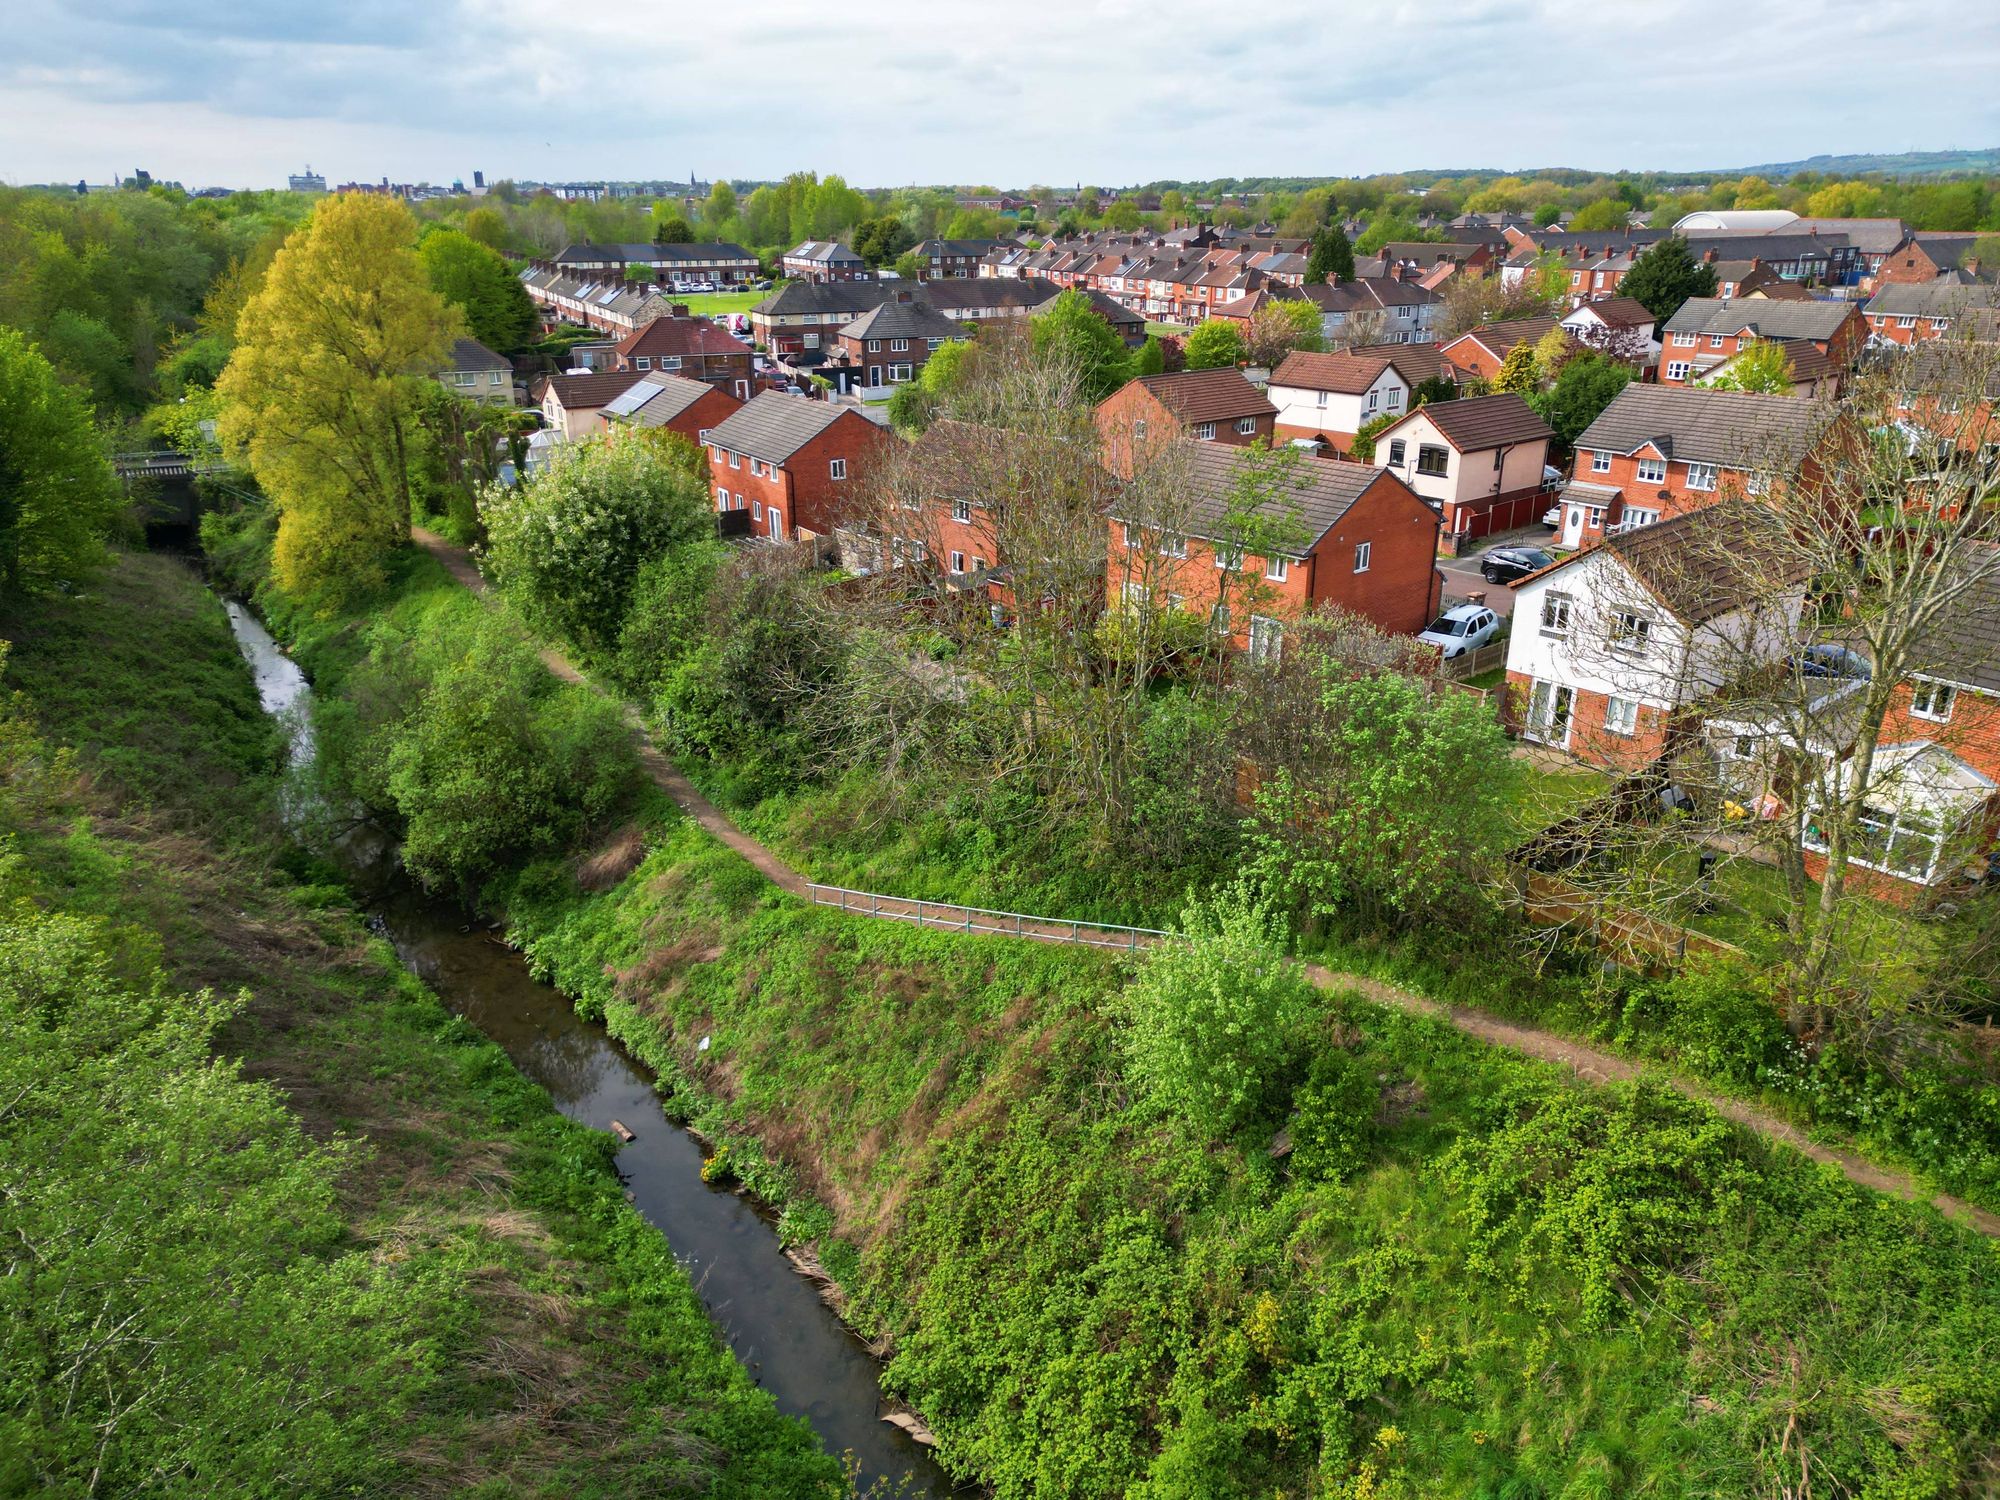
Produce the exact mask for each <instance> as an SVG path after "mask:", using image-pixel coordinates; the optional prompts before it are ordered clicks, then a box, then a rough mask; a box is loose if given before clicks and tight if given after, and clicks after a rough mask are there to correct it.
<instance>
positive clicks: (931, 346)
mask: <svg viewBox="0 0 2000 1500" xmlns="http://www.w3.org/2000/svg"><path fill="white" fill-rule="evenodd" d="M943 343H944V340H943V339H925V340H924V348H925V349H927V350H928V351H930V352H931V353H932V354H935V353H937V352H938V347H939V346H940V345H941V344H943Z"/></svg>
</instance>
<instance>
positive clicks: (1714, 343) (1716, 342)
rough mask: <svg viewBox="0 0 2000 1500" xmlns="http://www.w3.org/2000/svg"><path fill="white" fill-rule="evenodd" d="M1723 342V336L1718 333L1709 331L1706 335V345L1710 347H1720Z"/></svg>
mask: <svg viewBox="0 0 2000 1500" xmlns="http://www.w3.org/2000/svg"><path fill="white" fill-rule="evenodd" d="M1723 343H1724V340H1723V337H1722V335H1721V334H1719V333H1711V334H1710V335H1709V336H1708V347H1709V348H1711V349H1720V348H1721V347H1722V345H1723Z"/></svg>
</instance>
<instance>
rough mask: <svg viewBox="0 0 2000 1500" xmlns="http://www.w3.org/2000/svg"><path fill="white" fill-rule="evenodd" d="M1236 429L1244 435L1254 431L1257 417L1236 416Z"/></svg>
mask: <svg viewBox="0 0 2000 1500" xmlns="http://www.w3.org/2000/svg"><path fill="white" fill-rule="evenodd" d="M1236 430H1237V431H1238V432H1241V433H1244V434H1246V435H1247V434H1249V433H1252V432H1255V431H1256V430H1257V419H1256V418H1255V417H1238V418H1237V419H1236Z"/></svg>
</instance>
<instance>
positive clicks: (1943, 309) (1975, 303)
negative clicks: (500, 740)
mask: <svg viewBox="0 0 2000 1500" xmlns="http://www.w3.org/2000/svg"><path fill="white" fill-rule="evenodd" d="M1991 308H2000V287H1993V286H1986V285H1982V284H1980V283H1978V282H1974V281H1969V280H1967V279H1966V278H1965V276H1964V275H1963V274H1962V273H1959V272H1953V273H1950V274H1947V275H1944V276H1939V277H1937V278H1935V279H1933V280H1930V281H1891V282H1887V283H1885V284H1884V285H1883V287H1882V289H1881V290H1880V291H1878V292H1877V293H1876V294H1875V295H1874V296H1872V297H1870V298H1869V299H1868V303H1867V305H1866V306H1865V307H1863V308H1862V310H1861V311H1862V316H1863V317H1864V318H1866V319H1867V322H1868V337H1869V339H1870V341H1871V342H1875V343H1882V344H1917V343H1922V342H1923V341H1924V340H1925V339H1941V338H1943V337H1944V336H1945V334H1947V333H1948V332H1950V331H1951V327H1952V325H1953V323H1954V322H1956V321H1958V320H1959V319H1961V318H1963V317H1964V316H1965V315H1966V314H1967V313H1969V312H1972V311H1974V310H1975V309H1982V310H1983V309H1991Z"/></svg>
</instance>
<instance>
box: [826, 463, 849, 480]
mask: <svg viewBox="0 0 2000 1500" xmlns="http://www.w3.org/2000/svg"><path fill="white" fill-rule="evenodd" d="M826 474H827V478H829V479H845V478H846V477H847V460H846V459H844V458H836V459H834V460H832V461H831V462H830V463H828V464H827V466H826Z"/></svg>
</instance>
